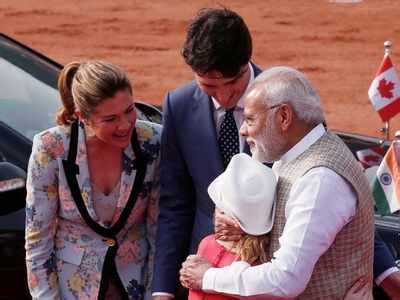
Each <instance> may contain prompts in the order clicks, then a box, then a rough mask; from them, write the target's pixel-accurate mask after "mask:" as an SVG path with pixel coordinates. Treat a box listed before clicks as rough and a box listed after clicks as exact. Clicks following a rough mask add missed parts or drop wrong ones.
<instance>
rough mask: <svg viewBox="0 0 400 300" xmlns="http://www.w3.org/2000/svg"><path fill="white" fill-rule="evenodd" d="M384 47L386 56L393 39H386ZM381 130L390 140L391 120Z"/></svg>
mask: <svg viewBox="0 0 400 300" xmlns="http://www.w3.org/2000/svg"><path fill="white" fill-rule="evenodd" d="M383 48H384V49H385V56H386V55H389V54H390V51H391V48H392V42H391V41H385V42H384V43H383ZM381 132H382V133H383V134H384V135H385V139H386V140H389V139H390V123H389V121H386V122H385V124H384V127H382V128H381Z"/></svg>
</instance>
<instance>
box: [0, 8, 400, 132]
mask: <svg viewBox="0 0 400 300" xmlns="http://www.w3.org/2000/svg"><path fill="white" fill-rule="evenodd" d="M346 2H347V3H346ZM217 4H220V5H223V6H226V7H228V8H230V9H233V10H235V11H237V12H238V13H239V14H240V15H242V17H243V18H244V20H245V21H246V23H247V25H248V26H249V28H250V31H251V33H252V36H253V45H254V52H253V61H254V62H255V63H256V64H258V65H259V66H260V67H262V68H268V67H270V66H273V65H290V66H293V67H295V68H298V69H300V70H302V71H304V72H305V73H306V74H307V75H308V76H309V77H310V78H311V80H312V81H313V83H314V85H315V86H316V87H317V90H318V91H319V93H320V95H321V98H322V100H323V104H324V108H325V112H326V115H327V122H328V125H329V127H330V128H332V129H337V130H342V131H348V132H356V133H361V134H368V135H374V136H380V133H379V132H378V129H379V128H381V127H382V123H381V121H380V119H379V117H378V115H377V114H376V113H375V111H374V110H373V107H372V105H371V103H370V101H369V99H368V95H367V91H368V88H369V85H370V84H371V81H372V80H373V78H374V76H375V73H376V71H377V69H378V66H379V64H380V62H381V60H382V57H383V53H384V52H383V42H384V41H385V40H391V41H392V42H393V49H392V55H391V58H392V61H393V63H394V65H395V67H396V65H398V68H397V69H398V70H397V71H398V73H399V72H400V23H399V22H398V21H397V20H398V16H399V15H400V1H397V0H392V1H391V0H370V1H360V0H358V1H349V0H347V1H343V0H342V1H340V0H337V1H333V0H330V1H329V0H302V1H295V0H281V1H272V0H258V1H257V0H247V1H243V0H237V1H222V0H221V1H218V2H217V1H201V0H192V1H178V0H168V1H165V0H152V1H135V0H124V1H122V0H113V1H98V0H85V1H80V0H69V1H61V0H51V1H49V0H47V1H46V0H18V1H15V0H1V1H0V29H1V32H3V33H5V34H7V35H9V36H11V37H12V38H14V39H17V40H18V41H20V42H22V43H24V44H27V45H28V46H29V47H32V48H34V49H36V50H37V51H39V52H41V53H43V54H45V55H46V56H49V57H50V58H52V59H54V60H56V61H58V62H59V63H62V64H65V63H67V62H70V61H73V60H82V59H90V58H96V59H105V60H109V61H111V62H114V63H117V64H119V65H121V66H122V67H123V68H124V69H125V70H126V71H127V72H128V73H129V76H130V78H131V80H132V81H133V83H134V95H135V98H137V99H140V100H142V101H145V102H148V103H152V104H161V103H162V101H163V97H164V95H165V93H166V91H167V90H169V89H174V88H176V87H178V86H180V85H182V84H183V83H184V82H186V81H188V80H192V78H193V76H192V73H191V71H190V69H189V68H188V67H187V66H186V65H185V64H184V62H183V59H182V58H181V56H180V48H181V45H182V43H183V40H184V37H185V29H186V26H187V24H188V21H189V20H190V19H191V18H192V17H193V16H194V15H195V13H196V11H197V10H198V9H200V8H202V7H206V6H215V5H217ZM391 126H392V135H393V133H394V131H395V130H396V129H400V117H394V118H393V119H392V121H391Z"/></svg>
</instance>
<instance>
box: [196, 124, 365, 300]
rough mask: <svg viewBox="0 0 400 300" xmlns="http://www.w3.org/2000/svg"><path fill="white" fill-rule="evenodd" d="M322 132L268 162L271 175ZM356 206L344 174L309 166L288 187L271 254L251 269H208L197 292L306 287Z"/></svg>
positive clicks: (289, 291) (288, 291)
mask: <svg viewBox="0 0 400 300" xmlns="http://www.w3.org/2000/svg"><path fill="white" fill-rule="evenodd" d="M324 133H325V129H324V127H323V125H322V124H319V125H318V126H316V127H315V128H314V129H313V130H311V131H310V132H309V133H308V134H307V135H306V136H305V137H304V138H303V139H302V140H301V141H300V142H298V143H297V144H296V145H295V146H294V147H292V148H291V149H290V150H289V151H288V152H287V153H286V154H285V155H283V156H282V158H281V160H279V161H278V162H276V163H275V164H274V167H273V170H274V172H275V174H276V175H277V176H279V174H280V171H281V169H282V168H281V167H282V166H283V165H284V164H286V163H288V162H290V161H292V160H294V159H295V158H297V157H298V156H299V155H300V154H301V153H303V152H304V151H305V150H307V149H308V148H309V147H310V146H311V145H312V144H314V143H315V142H316V141H317V140H318V139H319V138H320V137H321V136H322V135H323V134H324ZM356 205H357V196H356V193H355V192H354V190H353V189H352V187H351V186H350V185H349V183H348V182H347V181H346V180H345V179H344V178H342V177H341V176H340V175H338V174H336V173H335V172H333V171H332V170H331V169H329V168H326V167H317V168H313V169H311V170H310V171H308V172H307V173H306V174H304V175H303V176H302V177H301V178H299V179H298V180H297V181H296V182H295V183H294V184H293V186H292V189H291V191H290V194H289V199H288V201H287V203H286V208H285V216H286V224H285V227H284V230H283V233H282V236H281V237H280V238H279V243H280V248H279V249H278V250H277V251H276V252H275V253H274V257H275V258H273V259H272V260H271V261H270V262H268V263H264V264H261V265H258V266H254V267H251V266H250V265H249V264H248V263H246V262H243V261H240V262H235V263H233V264H232V265H230V266H228V267H225V268H211V269H209V270H208V271H207V272H206V273H205V275H204V277H203V282H202V288H203V290H206V291H210V292H212V291H214V292H221V293H226V294H234V295H240V296H254V295H258V296H260V295H262V297H263V299H265V297H266V296H267V297H270V298H274V297H284V298H295V297H297V296H298V295H299V294H301V293H302V292H303V291H304V289H305V288H306V286H307V283H308V282H309V280H310V278H311V274H312V272H313V269H314V266H315V264H316V262H317V260H318V259H319V257H320V256H321V255H322V254H323V253H324V252H325V251H327V250H328V248H329V247H330V246H331V244H332V243H333V241H334V239H335V236H336V235H337V233H338V232H339V231H340V230H341V229H342V228H343V227H344V226H345V225H346V224H347V223H348V222H350V221H351V220H352V218H353V217H354V215H355V212H356Z"/></svg>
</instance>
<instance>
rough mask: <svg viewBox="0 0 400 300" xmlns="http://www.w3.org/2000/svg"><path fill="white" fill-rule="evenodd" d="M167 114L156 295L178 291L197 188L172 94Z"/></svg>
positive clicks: (156, 264)
mask: <svg viewBox="0 0 400 300" xmlns="http://www.w3.org/2000/svg"><path fill="white" fill-rule="evenodd" d="M163 113H164V115H163V132H162V137H161V174H160V182H161V192H160V203H159V207H160V213H159V217H158V224H157V227H158V229H157V237H156V255H155V261H154V274H157V276H156V277H154V279H153V295H155V293H158V292H163V293H169V294H174V293H175V290H176V287H177V286H178V270H179V268H180V265H181V263H182V261H183V260H184V259H185V257H186V255H187V251H188V247H189V241H190V235H191V232H192V227H193V218H194V187H193V183H192V181H191V178H190V175H189V173H188V170H187V168H186V164H185V161H184V159H183V157H182V153H181V150H180V148H179V142H178V138H177V130H178V128H176V123H175V121H174V116H173V111H172V110H171V103H170V96H169V95H167V97H166V99H165V102H164V108H163ZM184 125H185V124H182V126H184Z"/></svg>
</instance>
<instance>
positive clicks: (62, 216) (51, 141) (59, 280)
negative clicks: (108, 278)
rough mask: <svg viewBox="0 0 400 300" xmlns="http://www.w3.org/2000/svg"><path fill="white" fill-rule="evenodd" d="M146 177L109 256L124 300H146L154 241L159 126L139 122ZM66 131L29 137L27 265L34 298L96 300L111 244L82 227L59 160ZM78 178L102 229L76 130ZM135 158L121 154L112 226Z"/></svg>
mask: <svg viewBox="0 0 400 300" xmlns="http://www.w3.org/2000/svg"><path fill="white" fill-rule="evenodd" d="M136 132H137V136H138V141H139V145H140V149H141V151H142V154H143V156H144V157H145V158H146V167H147V168H146V173H145V176H144V181H143V184H142V185H141V187H140V190H139V191H138V192H139V194H138V197H137V199H136V202H135V204H134V207H133V209H132V211H131V213H130V214H129V216H128V219H127V221H126V224H125V225H124V226H123V228H122V229H121V230H120V231H119V232H118V234H117V236H116V243H117V244H118V250H117V253H116V257H115V264H116V269H117V272H118V275H119V278H120V279H121V281H122V284H123V286H124V287H125V290H126V292H127V293H128V295H129V299H150V297H151V293H150V284H151V279H152V272H151V271H152V264H153V256H154V250H155V249H154V240H155V232H156V219H157V215H158V199H159V149H160V135H161V126H159V125H156V124H153V123H150V122H145V121H137V123H136ZM69 141H70V126H57V127H54V128H51V129H48V130H46V131H44V132H42V133H39V134H38V135H36V136H35V137H34V140H33V148H32V154H31V157H30V160H29V165H28V178H27V200H26V232H25V239H26V244H25V248H26V264H27V272H28V284H29V288H30V292H31V295H32V298H33V299H83V300H85V299H98V297H99V289H100V283H101V279H102V276H103V265H104V260H105V256H106V253H107V251H108V249H109V248H110V247H111V246H112V245H111V244H110V240H107V239H104V238H103V237H102V236H100V235H99V234H97V233H96V232H94V231H93V230H92V229H91V228H89V227H88V226H87V224H86V223H85V221H84V220H83V218H82V216H81V215H80V213H79V211H78V209H77V206H76V204H75V202H74V199H73V198H72V195H71V191H70V189H69V186H68V183H67V180H66V176H65V171H64V169H63V163H62V162H63V160H65V159H66V158H67V154H68V148H69ZM76 164H77V165H78V168H79V172H78V174H77V175H76V179H77V182H78V184H79V190H80V194H81V196H82V199H83V201H84V204H85V209H86V210H87V212H88V214H89V215H90V217H91V218H92V219H93V220H94V221H96V222H98V223H99V224H101V225H103V226H105V225H106V224H104V222H103V220H101V219H100V218H99V216H98V215H97V213H96V209H95V204H94V203H95V200H94V197H93V193H92V184H91V180H90V176H89V170H88V165H87V152H86V142H85V130H84V126H83V125H82V124H80V126H79V134H78V151H77V156H76ZM137 164H138V161H137V160H136V157H135V153H134V151H133V149H132V147H131V145H129V146H128V147H127V148H126V149H125V150H124V152H123V171H122V174H121V182H120V187H119V191H118V194H119V197H118V200H117V203H116V206H115V210H114V213H113V215H112V220H111V224H115V223H116V222H117V221H118V220H119V218H120V216H121V213H122V211H123V210H124V208H125V206H126V204H127V202H128V198H129V195H130V192H131V190H132V187H133V183H134V180H135V177H136V172H137Z"/></svg>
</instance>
